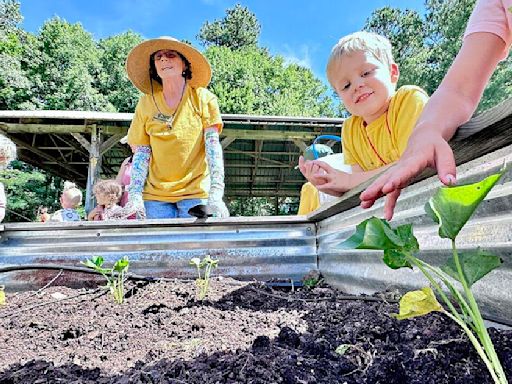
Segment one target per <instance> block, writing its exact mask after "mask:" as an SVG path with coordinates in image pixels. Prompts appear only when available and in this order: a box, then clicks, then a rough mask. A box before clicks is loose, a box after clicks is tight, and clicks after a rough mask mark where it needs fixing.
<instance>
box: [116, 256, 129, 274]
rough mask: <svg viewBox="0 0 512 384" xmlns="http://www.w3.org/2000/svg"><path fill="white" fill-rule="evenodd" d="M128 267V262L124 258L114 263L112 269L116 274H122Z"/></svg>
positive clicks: (126, 258)
mask: <svg viewBox="0 0 512 384" xmlns="http://www.w3.org/2000/svg"><path fill="white" fill-rule="evenodd" d="M129 265H130V260H128V257H126V256H124V257H123V258H122V259H119V260H117V261H116V262H115V264H114V267H113V269H114V271H116V272H122V271H124V270H125V269H127V268H128V266H129Z"/></svg>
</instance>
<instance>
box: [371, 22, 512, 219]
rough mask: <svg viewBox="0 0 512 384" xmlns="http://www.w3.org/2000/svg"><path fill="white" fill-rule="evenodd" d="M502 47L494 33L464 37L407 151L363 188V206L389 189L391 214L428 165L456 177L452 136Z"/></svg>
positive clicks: (449, 179) (448, 178)
mask: <svg viewBox="0 0 512 384" xmlns="http://www.w3.org/2000/svg"><path fill="white" fill-rule="evenodd" d="M504 49H505V42H504V41H503V40H502V39H501V38H499V37H498V36H497V35H494V34H492V33H486V32H482V33H473V34H471V35H469V36H467V37H466V38H465V39H464V42H463V44H462V47H461V50H460V51H459V53H458V55H457V57H456V58H455V61H454V62H453V64H452V66H451V67H450V69H449V71H448V73H447V74H446V76H445V78H444V79H443V81H442V82H441V85H440V86H439V88H438V89H437V91H436V92H434V94H433V95H432V97H431V98H430V100H429V102H428V103H427V105H426V106H425V108H424V110H423V113H422V114H421V116H420V118H419V119H418V122H417V123H416V127H415V128H414V131H413V133H412V134H411V137H410V138H409V142H408V145H407V149H406V150H405V152H404V154H403V155H402V157H401V158H400V160H399V161H398V162H397V163H396V165H395V166H394V167H393V170H392V171H388V172H386V173H385V174H384V175H382V176H381V177H379V178H378V179H377V180H376V181H375V182H374V183H373V184H372V185H370V186H369V187H368V188H367V189H366V190H365V191H364V192H363V193H362V194H361V206H362V207H363V208H369V207H371V206H372V205H373V203H374V202H375V200H377V199H378V198H380V197H381V196H384V195H388V198H387V200H386V204H385V207H384V216H385V218H386V219H388V220H390V219H391V218H392V216H393V210H394V206H395V204H396V199H397V198H398V196H399V195H400V190H401V189H402V188H405V187H406V186H407V185H408V184H409V183H410V181H411V180H412V179H413V178H414V177H415V176H417V175H418V174H420V173H421V172H422V171H423V170H424V169H425V168H427V167H431V168H436V169H437V172H438V174H439V179H440V180H441V182H443V183H444V184H446V185H450V184H454V183H455V160H454V156H453V152H452V150H451V148H450V146H449V145H448V140H449V139H450V138H451V137H452V136H453V134H454V133H455V131H456V130H457V128H458V127H459V126H460V125H462V124H463V123H465V122H466V121H468V120H469V119H470V118H471V115H472V114H473V112H474V111H475V109H476V107H477V105H478V102H479V100H480V98H481V96H482V93H483V90H484V88H485V86H486V84H487V82H488V81H489V78H490V77H491V75H492V73H493V72H494V70H495V69H496V66H497V64H498V62H499V61H500V58H501V57H502V55H503V50H504Z"/></svg>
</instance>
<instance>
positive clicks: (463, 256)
mask: <svg viewBox="0 0 512 384" xmlns="http://www.w3.org/2000/svg"><path fill="white" fill-rule="evenodd" d="M459 261H460V266H461V269H462V273H463V274H464V278H465V279H466V281H467V283H468V285H469V286H470V287H471V286H472V285H473V284H474V283H476V282H477V281H478V280H480V279H481V278H482V277H484V276H485V275H487V274H488V273H489V272H491V271H492V270H493V269H495V268H498V267H499V266H500V265H501V264H502V263H503V260H502V259H501V258H500V257H498V256H495V255H491V254H489V253H486V252H485V251H482V250H481V249H480V248H478V249H476V250H474V251H468V252H460V253H459ZM441 270H442V271H443V272H445V273H446V274H448V275H450V276H451V277H453V278H454V279H455V280H457V281H459V282H460V277H459V274H458V273H457V266H456V265H455V259H454V258H453V256H452V257H451V258H450V259H448V260H447V262H446V263H445V264H444V265H442V266H441Z"/></svg>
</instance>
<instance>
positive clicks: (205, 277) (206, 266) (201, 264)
mask: <svg viewBox="0 0 512 384" xmlns="http://www.w3.org/2000/svg"><path fill="white" fill-rule="evenodd" d="M190 264H191V265H195V266H196V269H197V276H198V277H197V279H196V287H197V290H198V293H197V297H198V298H199V300H204V298H205V297H206V295H208V288H209V285H210V275H211V273H212V269H213V268H217V265H218V264H219V260H214V259H212V258H211V257H210V255H206V256H205V257H204V258H203V260H201V259H200V258H199V257H193V258H192V259H190ZM201 270H203V273H202V274H201Z"/></svg>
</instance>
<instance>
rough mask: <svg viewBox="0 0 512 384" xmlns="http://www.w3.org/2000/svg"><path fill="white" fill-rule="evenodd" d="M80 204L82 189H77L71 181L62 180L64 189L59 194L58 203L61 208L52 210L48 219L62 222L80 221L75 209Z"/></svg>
mask: <svg viewBox="0 0 512 384" xmlns="http://www.w3.org/2000/svg"><path fill="white" fill-rule="evenodd" d="M81 204H82V191H81V190H80V189H78V188H77V187H76V185H75V183H72V182H71V181H65V182H64V190H63V191H62V194H61V195H60V205H61V206H62V209H59V210H58V211H57V212H54V213H53V214H52V215H51V217H50V220H49V221H53V222H64V221H80V215H79V214H78V212H77V211H76V208H78V207H79V206H80V205H81Z"/></svg>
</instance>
